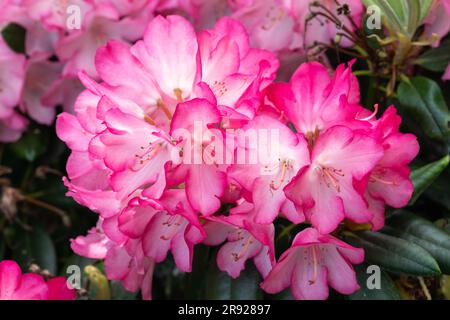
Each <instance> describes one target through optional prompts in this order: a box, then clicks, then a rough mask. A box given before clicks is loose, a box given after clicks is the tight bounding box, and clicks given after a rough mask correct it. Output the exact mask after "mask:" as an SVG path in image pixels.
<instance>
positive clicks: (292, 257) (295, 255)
mask: <svg viewBox="0 0 450 320" xmlns="http://www.w3.org/2000/svg"><path fill="white" fill-rule="evenodd" d="M363 260H364V251H363V250H362V249H360V248H354V247H352V246H350V245H348V244H346V243H344V242H342V241H341V240H338V239H336V238H335V237H333V236H330V235H321V234H320V233H319V232H318V231H317V230H315V229H313V228H308V229H305V230H303V231H301V232H300V233H298V234H297V236H296V237H295V239H294V241H293V243H292V246H291V248H289V249H288V250H287V251H285V252H284V253H283V254H282V256H281V257H280V259H279V260H278V262H277V264H276V265H275V266H274V267H273V269H272V271H271V272H270V273H269V275H268V276H267V277H266V278H265V279H264V281H263V283H262V284H261V288H262V289H263V290H264V291H266V292H268V293H277V292H280V291H282V290H283V289H286V288H287V287H289V286H290V287H291V292H292V295H293V296H294V298H295V299H302V300H303V299H305V300H324V299H326V298H327V297H328V285H330V286H331V287H332V288H333V289H335V290H336V291H338V292H340V293H343V294H352V293H354V292H355V291H356V290H358V289H359V285H358V283H357V281H356V276H355V272H354V270H353V268H352V266H351V264H359V263H361V262H363Z"/></svg>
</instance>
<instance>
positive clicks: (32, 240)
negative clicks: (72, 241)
mask: <svg viewBox="0 0 450 320" xmlns="http://www.w3.org/2000/svg"><path fill="white" fill-rule="evenodd" d="M13 254H14V259H15V260H17V261H18V262H19V263H20V264H21V265H22V268H24V269H26V268H28V267H29V266H30V264H32V263H35V264H37V265H38V266H39V267H40V268H41V269H47V270H48V271H50V273H52V274H54V275H56V274H57V261H56V252H55V247H54V245H53V242H52V239H51V238H50V236H49V235H48V233H47V232H46V231H45V230H44V229H43V228H42V227H40V226H38V225H34V226H33V229H32V230H31V231H25V230H21V229H18V230H17V231H16V234H15V235H14V243H13Z"/></svg>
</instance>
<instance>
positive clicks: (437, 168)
mask: <svg viewBox="0 0 450 320" xmlns="http://www.w3.org/2000/svg"><path fill="white" fill-rule="evenodd" d="M448 163H449V156H448V155H446V156H445V157H443V158H442V159H440V160H438V161H435V162H432V163H429V164H427V165H425V166H423V167H420V168H418V169H415V170H413V171H412V172H411V176H410V178H411V181H412V183H413V185H414V193H413V196H412V198H411V200H410V202H409V205H413V204H414V203H415V202H416V200H417V199H418V198H419V197H420V195H421V194H422V192H424V191H425V190H426V189H427V188H428V187H429V186H430V185H431V184H432V183H433V181H434V180H436V178H437V177H438V176H439V175H440V174H441V172H442V171H444V170H445V168H446V167H447V166H448Z"/></svg>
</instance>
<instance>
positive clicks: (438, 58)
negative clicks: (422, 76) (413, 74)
mask: <svg viewBox="0 0 450 320" xmlns="http://www.w3.org/2000/svg"><path fill="white" fill-rule="evenodd" d="M414 63H415V64H417V65H419V66H421V67H422V68H424V69H427V70H430V71H435V72H443V71H445V69H446V68H447V66H448V64H449V63H450V39H447V40H446V41H444V42H442V43H441V45H440V46H439V47H437V48H432V49H430V50H427V51H425V52H424V53H423V54H422V55H421V56H420V57H419V58H417V60H416V61H415V62H414Z"/></svg>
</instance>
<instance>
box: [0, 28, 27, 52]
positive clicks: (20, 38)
mask: <svg viewBox="0 0 450 320" xmlns="http://www.w3.org/2000/svg"><path fill="white" fill-rule="evenodd" d="M25 33H26V30H25V28H24V27H22V26H21V25H18V24H16V23H10V24H8V25H7V26H6V27H5V28H4V29H3V30H2V36H3V39H5V42H6V43H7V44H8V46H9V47H10V48H11V49H12V50H14V51H15V52H18V53H25Z"/></svg>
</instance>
